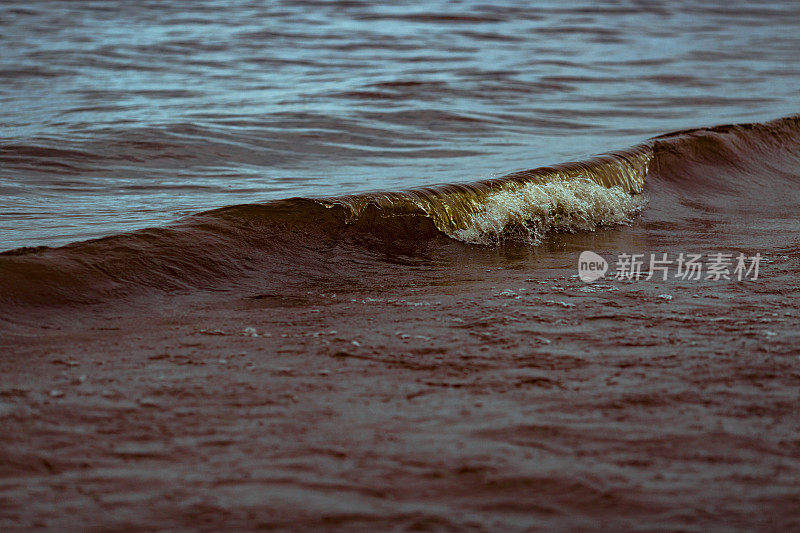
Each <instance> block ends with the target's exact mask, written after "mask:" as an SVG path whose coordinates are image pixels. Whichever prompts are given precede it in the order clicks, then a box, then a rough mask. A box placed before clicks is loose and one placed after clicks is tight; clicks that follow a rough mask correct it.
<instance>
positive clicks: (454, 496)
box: [0, 250, 800, 531]
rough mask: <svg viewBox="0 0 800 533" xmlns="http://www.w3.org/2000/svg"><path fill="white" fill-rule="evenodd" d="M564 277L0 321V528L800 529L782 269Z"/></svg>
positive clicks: (791, 350) (475, 274) (277, 295)
mask: <svg viewBox="0 0 800 533" xmlns="http://www.w3.org/2000/svg"><path fill="white" fill-rule="evenodd" d="M574 256H575V254H574V253H573V251H572V250H566V251H564V252H563V253H561V254H557V253H556V254H553V253H550V255H549V256H548V257H550V259H551V263H550V265H551V266H550V267H549V268H539V269H538V270H536V269H533V270H530V269H529V267H530V265H531V263H530V260H527V261H528V262H527V263H526V262H525V261H522V262H516V263H515V262H514V261H501V260H497V261H495V263H494V266H489V267H488V268H483V267H486V266H487V265H485V264H484V265H481V268H480V270H479V269H478V268H476V267H475V266H474V265H472V266H465V267H464V269H463V270H462V271H461V274H460V275H458V276H456V275H453V276H452V278H451V279H450V280H449V281H448V282H442V280H434V279H432V278H431V277H426V276H424V275H421V274H420V275H416V276H414V275H410V274H409V276H408V277H406V278H395V279H394V281H393V282H392V281H391V280H389V278H388V277H387V278H386V279H384V285H383V287H382V288H381V289H380V290H377V289H373V290H366V289H364V288H363V287H356V286H351V287H349V288H348V286H347V285H346V284H344V285H339V286H336V287H334V286H327V287H325V286H316V287H306V288H305V290H302V291H300V290H295V289H286V290H284V291H280V292H274V291H273V292H271V293H269V294H260V293H259V292H258V291H257V290H248V291H240V292H216V293H193V294H185V295H183V296H170V297H164V296H162V297H159V298H158V299H155V298H153V299H151V300H148V299H139V300H138V301H137V302H136V303H135V304H131V306H130V307H128V308H120V307H113V306H110V305H97V306H93V307H89V308H84V309H83V310H75V309H72V310H69V311H68V312H63V311H62V312H61V313H55V314H53V313H51V312H49V311H47V312H46V311H41V313H40V314H39V315H36V314H35V313H33V312H31V314H30V315H29V316H30V319H29V320H28V321H27V323H26V321H25V320H21V321H20V320H18V321H17V322H19V323H20V324H21V325H20V324H18V325H14V326H12V325H10V324H8V323H6V324H5V326H6V328H5V330H4V331H5V332H4V334H3V336H2V340H0V350H2V352H3V353H4V354H5V355H4V357H3V358H0V365H1V366H0V372H2V375H3V380H2V389H1V390H0V416H1V417H2V418H1V420H2V427H3V430H4V431H3V432H2V436H0V501H1V502H2V505H0V526H2V529H4V530H9V529H31V528H36V527H44V528H47V529H52V530H64V529H67V530H79V529H80V530H86V529H101V530H123V529H125V530H128V529H171V530H181V529H193V530H194V529H203V530H219V529H256V528H261V529H282V530H297V531H300V530H309V529H324V530H348V531H352V530H363V531H377V530H387V529H399V530H476V531H489V530H494V531H498V530H505V531H513V530H523V529H527V528H534V529H538V528H547V529H556V530H578V529H580V530H587V529H588V530H609V529H612V530H614V529H616V530H621V529H624V530H654V529H659V530H663V529H667V530H684V531H731V530H740V531H746V530H750V531H752V530H761V531H789V530H798V529H800V482H798V479H800V437H798V435H799V434H800V433H798V430H800V414H799V412H798V409H797V405H798V404H797V400H798V390H800V358H798V355H799V354H798V351H797V348H796V347H797V346H798V345H799V344H800V342H799V341H800V328H798V326H800V317H799V316H798V311H797V309H796V308H795V307H794V305H793V302H794V301H795V299H796V298H797V296H798V294H797V292H798V285H797V283H796V281H795V277H794V276H793V275H792V272H794V271H796V270H797V262H798V259H799V257H798V254H797V253H793V254H791V255H783V256H776V257H775V259H774V263H771V266H770V267H769V273H770V276H771V277H770V279H768V280H767V281H761V282H759V281H756V282H744V283H719V282H700V283H686V282H683V283H679V282H665V283H661V282H655V281H650V282H645V281H638V282H636V281H634V282H631V281H615V280H604V281H600V282H598V283H595V284H592V285H587V284H584V283H583V282H581V281H579V280H578V279H576V278H575V277H574V272H575V271H574V268H573V267H572V266H570V267H569V268H567V265H568V264H569V261H570V259H572V258H574ZM559 262H561V263H562V265H563V266H562V267H558V266H557V265H558V263H559ZM412 270H413V269H412ZM248 328H252V329H248ZM254 332H255V333H254Z"/></svg>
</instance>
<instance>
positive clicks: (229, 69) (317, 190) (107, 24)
mask: <svg viewBox="0 0 800 533" xmlns="http://www.w3.org/2000/svg"><path fill="white" fill-rule="evenodd" d="M0 28H1V29H2V31H0V49H2V54H0V80H2V83H0V128H1V129H0V236H2V239H1V240H2V242H1V243H0V249H10V248H15V247H19V246H36V245H58V244H64V243H67V242H71V241H75V240H82V239H85V238H89V237H97V236H102V235H110V234H113V233H118V232H121V231H128V230H131V229H135V228H141V227H148V226H153V225H163V224H165V223H168V222H170V221H173V220H175V219H177V218H179V217H180V216H183V215H186V214H189V213H193V212H197V211H200V210H203V209H208V208H213V207H222V206H226V205H233V204H238V203H252V202H262V201H266V200H273V199H279V198H288V197H292V196H320V195H325V196H329V195H338V194H343V193H356V192H363V191H368V190H402V189H407V188H409V187H414V186H419V185H429V184H435V183H463V182H472V181H475V180H479V179H484V178H490V177H494V176H500V175H504V174H507V173H509V172H512V171H515V170H520V169H525V168H531V167H535V166H540V165H545V164H554V163H560V162H562V161H566V160H575V159H583V158H585V157H587V156H588V155H591V154H594V153H598V152H603V151H607V150H614V149H622V148H626V147H628V146H631V145H633V144H637V143H639V142H641V141H643V140H644V139H646V138H647V137H650V136H653V135H657V134H662V133H666V132H669V131H674V130H678V129H684V128H689V127H697V126H712V125H715V124H719V123H726V122H731V121H762V120H767V119H772V118H777V117H781V116H786V115H789V114H792V113H795V112H796V111H797V102H798V89H797V87H798V86H800V83H798V82H799V81H800V64H798V62H797V61H796V50H797V49H798V44H800V43H798V41H800V31H799V30H800V7H798V6H797V4H796V3H795V2H770V3H767V4H759V5H751V4H749V3H745V2H733V3H725V4H717V3H712V4H703V5H697V3H695V2H670V3H669V4H668V5H663V3H661V2H606V3H596V2H585V3H571V4H570V5H568V6H567V5H564V4H563V3H560V2H539V3H536V4H530V3H526V2H504V3H492V4H487V3H482V2H426V3H416V4H415V3H403V4H389V5H380V4H374V3H367V2H213V1H204V2H179V1H172V2H136V3H133V2H124V1H121V2H110V1H98V2H66V1H64V2H60V1H53V2H45V1H42V2H34V3H30V2H13V1H8V2H4V3H3V4H2V6H0Z"/></svg>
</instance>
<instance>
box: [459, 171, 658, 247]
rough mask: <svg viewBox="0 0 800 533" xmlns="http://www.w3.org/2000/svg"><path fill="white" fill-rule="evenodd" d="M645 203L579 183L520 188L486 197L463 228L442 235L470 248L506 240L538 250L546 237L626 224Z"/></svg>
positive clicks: (623, 193)
mask: <svg viewBox="0 0 800 533" xmlns="http://www.w3.org/2000/svg"><path fill="white" fill-rule="evenodd" d="M646 202H647V201H646V199H645V198H644V197H643V196H641V195H631V194H630V193H628V192H626V191H625V190H624V189H623V188H622V187H618V186H615V187H604V186H602V185H598V184H597V183H595V182H593V181H591V180H589V179H585V178H581V179H575V180H569V181H554V182H548V183H526V184H523V185H521V186H520V187H517V188H514V189H510V190H502V191H498V192H495V193H493V194H491V195H490V196H489V197H488V198H486V201H485V203H484V207H483V209H482V210H481V211H480V212H478V213H477V214H475V215H473V216H472V219H471V221H470V223H469V225H468V226H467V227H466V228H464V229H456V230H453V231H449V232H448V234H449V235H450V236H451V237H453V238H455V239H458V240H460V241H463V242H466V243H471V244H497V243H498V242H502V241H504V240H508V239H513V240H517V239H522V240H525V241H527V242H529V243H531V244H539V243H541V242H542V239H543V238H544V237H545V236H546V235H547V234H548V233H550V232H552V231H557V232H568V233H574V232H576V231H594V230H595V229H597V228H598V227H608V226H615V225H619V224H629V223H630V222H631V221H632V220H633V217H634V216H636V214H638V213H639V212H640V211H641V210H642V208H644V206H645V204H646Z"/></svg>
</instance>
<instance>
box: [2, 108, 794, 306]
mask: <svg viewBox="0 0 800 533" xmlns="http://www.w3.org/2000/svg"><path fill="white" fill-rule="evenodd" d="M798 147H800V117H797V116H793V117H787V118H783V119H778V120H776V121H772V122H768V123H763V124H741V125H729V126H718V127H715V128H706V129H695V130H687V131H681V132H675V133H670V134H666V135H662V136H659V137H656V138H653V139H650V140H649V141H647V142H645V143H643V144H641V145H639V146H636V147H634V148H631V149H629V150H625V151H621V152H614V153H609V154H604V155H600V156H597V157H595V158H592V159H589V160H586V161H581V162H573V163H564V164H560V165H555V166H552V167H543V168H537V169H532V170H525V171H520V172H516V173H513V174H509V175H507V176H504V177H501V178H497V179H491V180H484V181H479V182H475V183H469V184H448V185H442V186H438V187H425V188H418V189H413V190H408V191H401V192H385V191H378V192H370V193H363V194H357V195H350V196H340V197H329V198H293V199H288V200H281V201H274V202H268V203H264V204H249V205H237V206H230V207H225V208H220V209H215V210H212V211H206V212H203V213H198V214H196V215H192V216H189V217H187V218H185V219H182V220H180V221H178V222H176V223H174V224H172V225H171V226H168V227H164V228H150V229H146V230H140V231H134V232H130V233H125V234H120V235H115V236H111V237H106V238H102V239H95V240H91V241H84V242H79V243H74V244H70V245H67V246H64V247H60V248H47V247H38V248H21V249H17V250H11V251H8V252H4V253H0V303H2V304H3V306H4V308H5V309H10V308H12V307H13V306H16V305H45V306H50V305H54V304H70V303H83V302H96V301H102V300H106V299H108V298H118V297H123V296H125V295H128V294H131V293H134V292H137V291H140V290H143V289H146V288H157V289H158V290H160V291H176V290H177V291H180V290H191V289H196V288H204V289H209V288H211V289H213V288H224V287H226V286H228V285H230V284H235V283H238V282H240V281H241V280H243V279H249V278H253V277H256V278H258V279H265V278H269V279H270V280H272V282H274V283H284V284H287V283H288V284H291V283H296V282H297V280H298V279H299V278H302V279H304V280H313V279H316V278H317V277H324V276H330V275H332V273H336V275H337V276H340V277H345V276H347V275H348V270H347V268H343V265H345V264H346V263H347V261H353V262H356V263H359V264H364V263H369V262H375V261H378V260H379V259H376V253H383V254H389V255H392V256H393V257H395V258H397V257H398V256H399V255H403V254H405V253H406V252H408V255H409V256H412V255H413V248H414V247H415V246H417V245H418V244H419V243H426V244H428V245H430V244H431V243H444V242H445V241H450V242H453V241H460V242H462V243H468V244H480V245H501V244H503V243H504V242H507V241H516V242H524V243H528V244H532V245H536V244H539V243H541V242H542V241H543V240H544V239H545V238H546V237H547V236H548V235H549V234H551V233H553V232H578V231H594V230H596V229H598V228H605V227H613V226H616V225H619V224H626V223H630V222H631V221H632V220H633V219H634V217H635V216H636V215H637V213H639V212H640V211H641V210H642V209H643V208H644V206H645V205H646V203H647V199H646V198H645V196H648V197H652V196H653V195H658V194H660V191H662V190H664V188H665V187H666V188H672V189H675V188H679V189H682V190H684V191H686V190H690V191H692V190H693V191H695V192H696V194H697V195H701V194H707V195H708V196H709V197H710V196H713V195H714V194H721V193H722V192H724V191H728V193H730V194H733V193H737V194H741V193H742V191H743V189H745V188H748V187H750V188H752V190H753V194H758V189H759V188H761V189H763V188H764V187H765V186H767V185H768V184H767V183H766V182H767V181H769V180H775V179H791V180H795V182H796V180H797V179H798V168H800V156H798V154H799V153H800V150H798ZM731 168H732V169H734V170H736V171H738V172H739V174H736V175H738V176H740V177H741V178H740V179H734V180H731V179H730V172H727V173H723V172H720V169H731ZM745 177H746V178H745ZM759 180H760V181H759ZM651 181H655V186H653V185H650V182H651ZM646 185H648V187H647V191H646ZM645 191H646V192H647V195H645V194H644V193H645ZM409 250H411V251H409ZM359 272H360V271H359V270H358V269H356V270H353V271H352V275H353V277H358V276H359V275H360V274H359Z"/></svg>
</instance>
